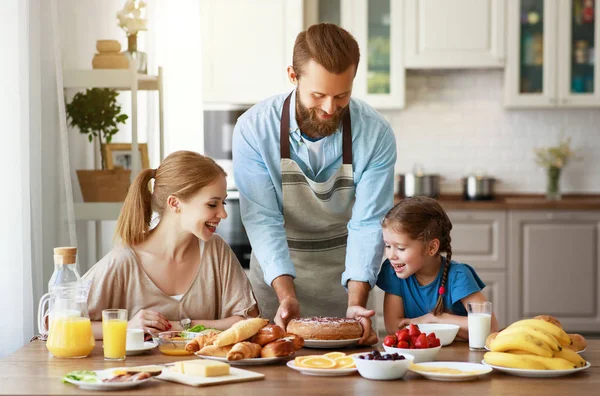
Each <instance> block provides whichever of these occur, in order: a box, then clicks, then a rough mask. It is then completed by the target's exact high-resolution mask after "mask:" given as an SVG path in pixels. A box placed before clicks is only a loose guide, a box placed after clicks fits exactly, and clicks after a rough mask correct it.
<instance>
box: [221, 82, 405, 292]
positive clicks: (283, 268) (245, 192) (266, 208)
mask: <svg viewBox="0 0 600 396" xmlns="http://www.w3.org/2000/svg"><path fill="white" fill-rule="evenodd" d="M287 96H288V94H283V95H278V96H274V97H272V98H269V99H266V100H264V101H263V102H261V103H258V104H257V105H255V106H253V107H252V108H251V109H249V110H248V111H247V112H245V113H244V114H243V115H242V116H241V117H240V118H239V119H238V121H237V123H236V126H235V129H234V134H233V169H234V177H235V184H236V187H237V188H238V190H239V192H240V209H241V215H242V221H243V223H244V226H245V228H246V232H247V233H248V238H249V240H250V244H251V245H252V250H253V253H254V255H255V256H256V258H257V260H258V262H259V263H260V264H261V268H262V270H263V273H264V280H265V282H266V284H268V285H270V284H271V283H272V282H273V280H274V279H275V278H277V277H279V276H281V275H291V276H293V277H295V276H296V271H295V269H294V264H293V263H292V261H291V259H290V254H289V250H288V245H287V240H286V236H285V230H284V220H283V191H282V186H281V165H280V159H281V154H280V145H279V141H280V132H279V130H280V120H281V112H282V108H283V102H284V100H285V98H286V97H287ZM295 103H296V91H294V92H293V93H292V98H291V105H290V158H291V159H292V160H294V161H296V163H297V164H298V165H299V167H300V169H302V171H303V172H304V174H305V175H306V176H307V177H308V178H310V179H311V180H313V181H315V182H324V181H327V180H328V179H329V178H330V177H331V176H333V174H334V173H335V172H336V171H337V170H338V168H339V167H340V166H341V165H342V132H341V127H340V128H339V129H338V131H337V132H335V133H334V134H333V135H331V136H328V137H325V138H323V139H325V141H324V142H323V145H324V147H323V152H324V154H325V159H324V161H323V164H324V165H323V166H322V167H321V169H320V170H319V171H318V172H315V171H314V170H313V169H312V168H311V165H310V160H309V154H308V149H307V147H306V144H305V143H304V139H303V138H302V135H301V132H300V129H299V127H298V122H297V121H296V106H295ZM350 117H351V123H352V167H353V171H354V186H355V188H356V201H355V203H354V206H353V208H352V218H351V219H350V222H349V223H348V246H347V249H346V265H345V271H344V272H343V274H342V279H341V282H342V285H343V286H346V284H347V282H348V281H349V280H354V281H361V282H369V284H370V285H371V287H373V286H374V285H375V282H376V280H377V273H378V272H379V268H380V266H381V262H382V257H383V236H382V232H381V220H382V218H383V216H384V215H385V213H386V212H387V211H388V210H389V209H390V208H391V207H392V205H393V201H394V197H393V195H394V185H393V183H394V164H395V162H396V142H395V139H394V133H393V131H392V128H391V127H390V124H389V123H388V122H387V121H386V120H385V119H384V118H383V117H382V116H381V115H380V114H379V113H377V112H376V111H375V110H374V109H373V108H372V107H370V106H369V105H367V104H366V103H364V102H362V101H360V100H357V99H351V100H350Z"/></svg>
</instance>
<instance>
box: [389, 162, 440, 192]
mask: <svg viewBox="0 0 600 396" xmlns="http://www.w3.org/2000/svg"><path fill="white" fill-rule="evenodd" d="M398 194H400V196H402V197H415V196H418V195H424V196H427V197H432V198H439V196H440V175H437V174H429V175H427V174H425V173H424V172H423V170H422V168H421V166H419V165H418V164H415V166H414V167H413V173H405V174H401V175H400V178H399V181H398Z"/></svg>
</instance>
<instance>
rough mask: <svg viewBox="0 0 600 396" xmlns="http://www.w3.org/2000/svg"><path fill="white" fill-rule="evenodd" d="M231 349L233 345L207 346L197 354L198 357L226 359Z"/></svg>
mask: <svg viewBox="0 0 600 396" xmlns="http://www.w3.org/2000/svg"><path fill="white" fill-rule="evenodd" d="M231 348H232V345H227V346H222V347H219V346H216V345H207V346H205V347H204V348H202V349H200V350H199V351H198V352H196V355H203V356H218V357H226V356H227V353H228V352H229V351H230V350H231Z"/></svg>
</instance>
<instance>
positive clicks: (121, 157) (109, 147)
mask: <svg viewBox="0 0 600 396" xmlns="http://www.w3.org/2000/svg"><path fill="white" fill-rule="evenodd" d="M138 149H139V151H140V159H141V161H142V163H141V165H140V170H142V169H148V168H150V160H149V159H148V144H147V143H138ZM102 150H103V151H104V158H105V159H106V168H107V169H117V168H121V169H126V170H131V165H132V159H131V158H132V155H131V154H132V153H131V143H106V144H104V145H102Z"/></svg>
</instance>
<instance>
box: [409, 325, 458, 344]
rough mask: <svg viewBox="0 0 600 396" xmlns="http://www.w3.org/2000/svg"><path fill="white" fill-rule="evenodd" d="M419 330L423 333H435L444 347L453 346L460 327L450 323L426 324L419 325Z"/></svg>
mask: <svg viewBox="0 0 600 396" xmlns="http://www.w3.org/2000/svg"><path fill="white" fill-rule="evenodd" d="M419 330H421V332H422V333H427V334H429V333H435V336H436V337H437V338H439V339H440V343H441V344H442V346H446V345H450V344H452V341H454V339H455V338H456V335H457V334H458V330H460V326H459V325H455V324H449V323H425V324H420V325H419Z"/></svg>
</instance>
